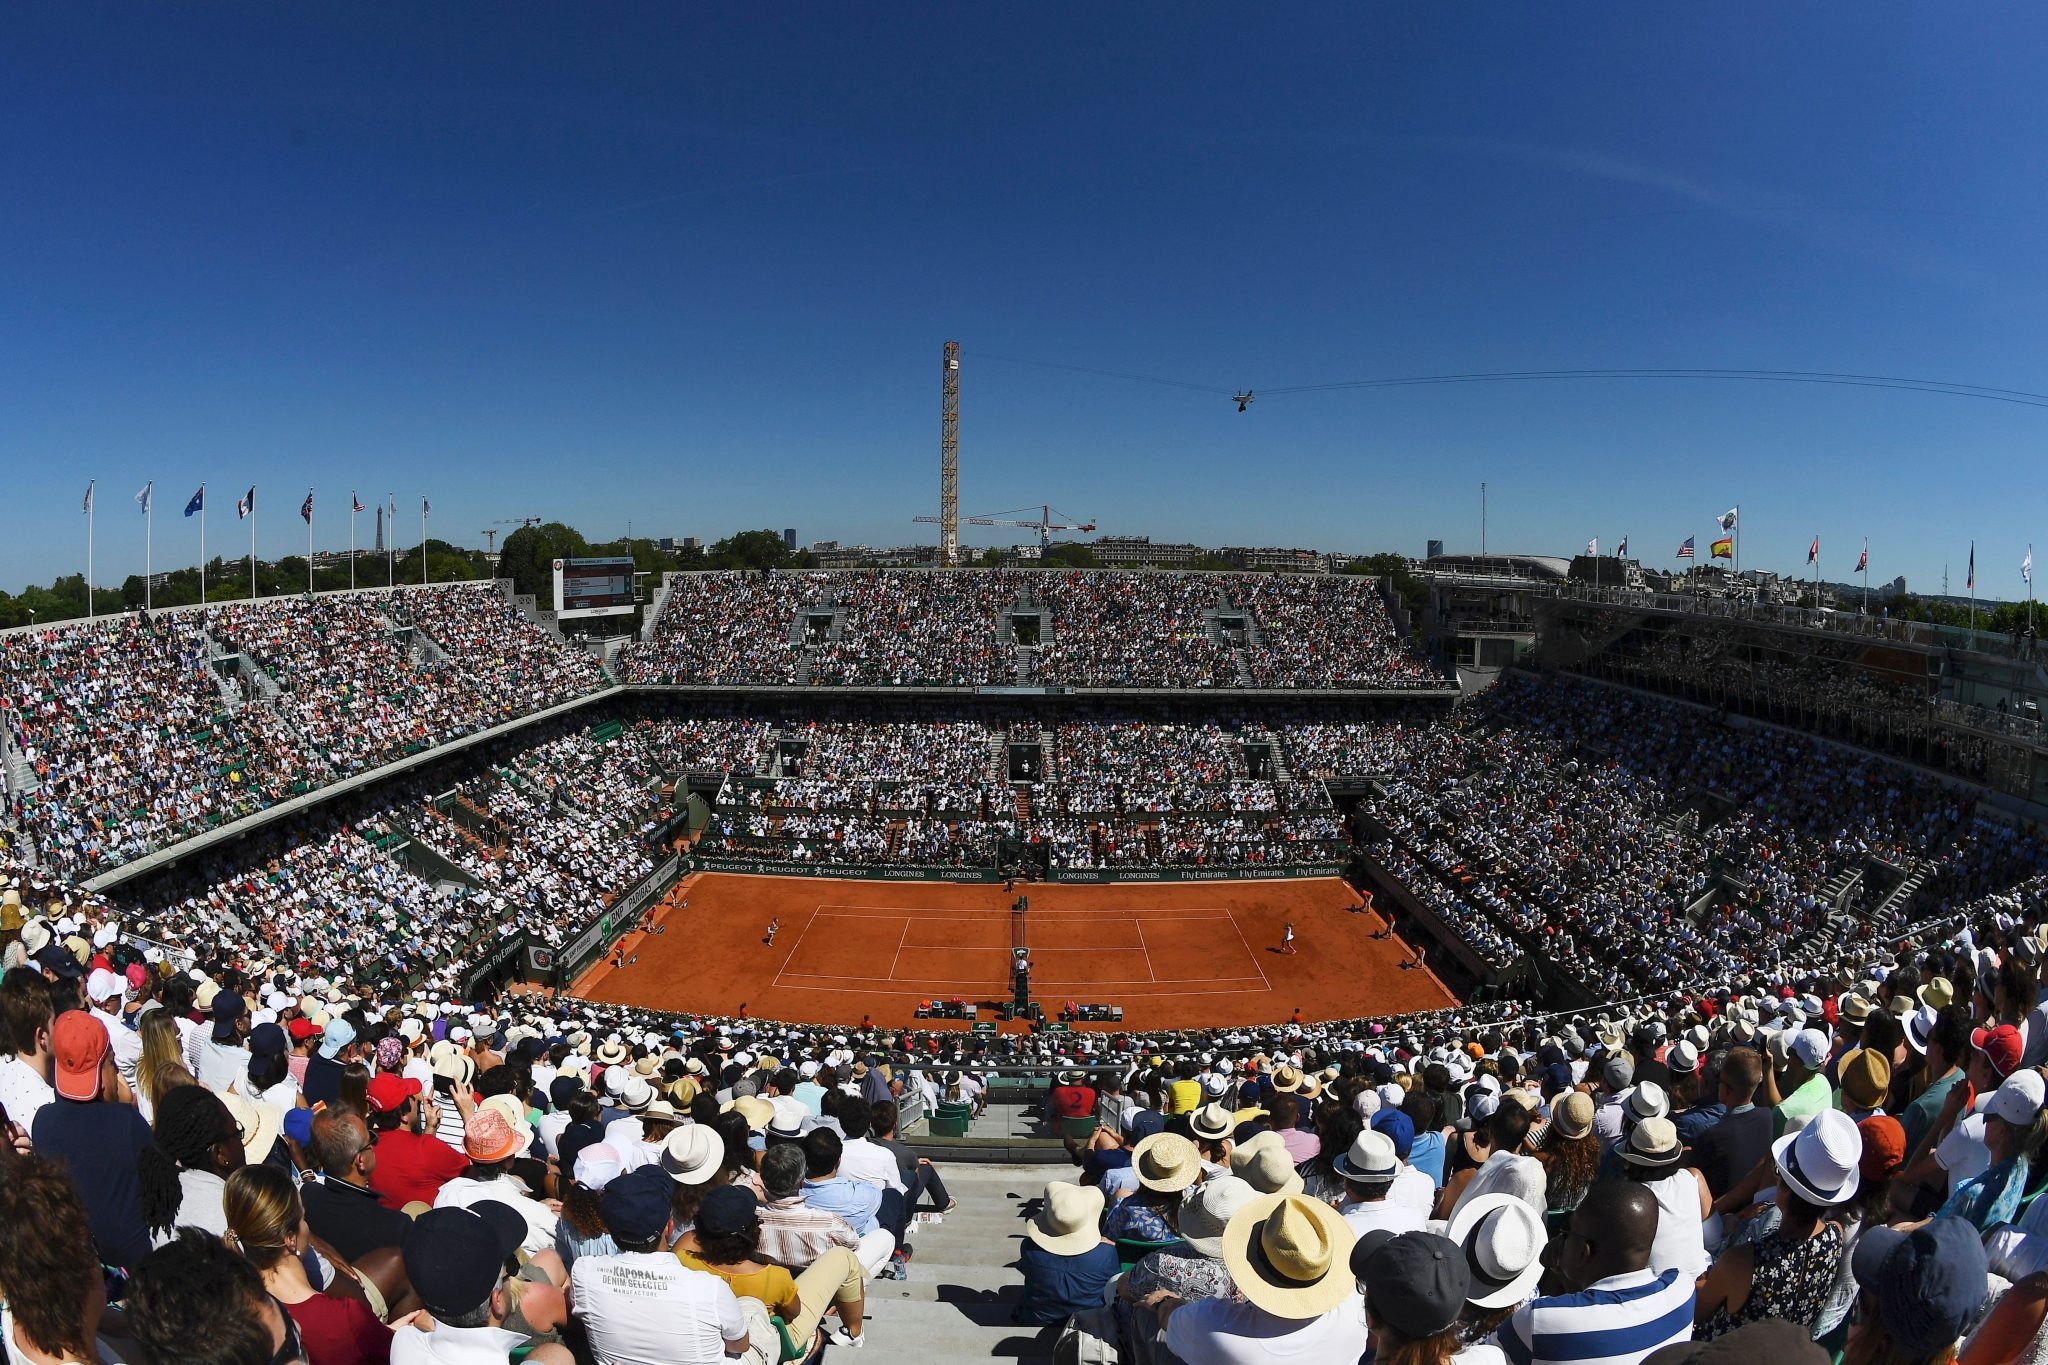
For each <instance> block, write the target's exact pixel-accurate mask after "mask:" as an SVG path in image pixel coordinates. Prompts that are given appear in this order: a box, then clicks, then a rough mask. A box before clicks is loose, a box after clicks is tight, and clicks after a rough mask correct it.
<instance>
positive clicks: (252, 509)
mask: <svg viewBox="0 0 2048 1365" xmlns="http://www.w3.org/2000/svg"><path fill="white" fill-rule="evenodd" d="M250 492H251V493H254V492H255V490H254V489H251V490H250ZM249 600H250V601H251V602H254V601H255V600H256V499H255V498H254V497H251V498H250V499H249Z"/></svg>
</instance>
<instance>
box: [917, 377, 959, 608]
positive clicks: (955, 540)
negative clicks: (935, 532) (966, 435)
mask: <svg viewBox="0 0 2048 1365" xmlns="http://www.w3.org/2000/svg"><path fill="white" fill-rule="evenodd" d="M944 361H945V370H944V372H943V374H942V375H941V377H940V385H939V516H938V522H939V563H940V565H942V566H943V567H945V568H948V569H950V568H952V567H953V566H954V565H956V564H958V563H959V562H960V343H959V342H957V341H949V342H947V343H946V349H945V354H944ZM920 520H923V521H929V520H931V518H929V517H923V518H920Z"/></svg>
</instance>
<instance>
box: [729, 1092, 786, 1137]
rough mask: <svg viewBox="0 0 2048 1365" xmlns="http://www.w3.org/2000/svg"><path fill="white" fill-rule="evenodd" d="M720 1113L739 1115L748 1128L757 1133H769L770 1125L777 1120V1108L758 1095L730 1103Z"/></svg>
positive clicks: (745, 1096) (743, 1097) (744, 1097)
mask: <svg viewBox="0 0 2048 1365" xmlns="http://www.w3.org/2000/svg"><path fill="white" fill-rule="evenodd" d="M718 1112H719V1113H721V1114H726V1113H733V1114H738V1115H739V1116H740V1117H741V1118H743V1119H745V1120H746V1121H747V1127H749V1128H751V1129H752V1130H753V1131H755V1132H757V1133H764V1132H766V1131H768V1125H769V1124H770V1123H772V1122H773V1121H774V1119H775V1106H774V1105H772V1104H770V1103H768V1101H766V1100H764V1099H762V1098H760V1097H759V1096H758V1095H742V1096H740V1097H739V1098H738V1099H736V1100H731V1101H728V1102H727V1103H726V1104H725V1105H724V1106H723V1107H721V1108H720V1109H719V1111H718Z"/></svg>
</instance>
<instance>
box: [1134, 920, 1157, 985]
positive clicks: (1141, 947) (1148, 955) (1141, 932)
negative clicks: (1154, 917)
mask: <svg viewBox="0 0 2048 1365" xmlns="http://www.w3.org/2000/svg"><path fill="white" fill-rule="evenodd" d="M1131 927H1132V928H1133V929H1136V930H1137V931H1138V951H1139V952H1141V953H1143V954H1144V955H1145V975H1146V976H1147V977H1150V978H1151V979H1152V980H1154V981H1157V980H1158V979H1159V973H1157V972H1155V971H1153V970H1152V950H1151V949H1150V948H1147V947H1146V946H1145V926H1144V925H1143V924H1141V923H1139V922H1138V921H1137V920H1132V921H1131Z"/></svg>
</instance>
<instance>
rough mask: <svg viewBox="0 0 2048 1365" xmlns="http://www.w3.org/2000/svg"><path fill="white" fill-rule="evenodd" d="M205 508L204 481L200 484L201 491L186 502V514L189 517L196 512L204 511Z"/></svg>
mask: <svg viewBox="0 0 2048 1365" xmlns="http://www.w3.org/2000/svg"><path fill="white" fill-rule="evenodd" d="M205 510H206V485H205V484H203V483H202V484H200V485H199V491H198V492H197V493H194V494H193V495H192V500H191V501H190V502H188V503H186V504H185V515H186V516H188V517H189V516H191V515H193V514H194V513H196V512H203V511H205Z"/></svg>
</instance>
